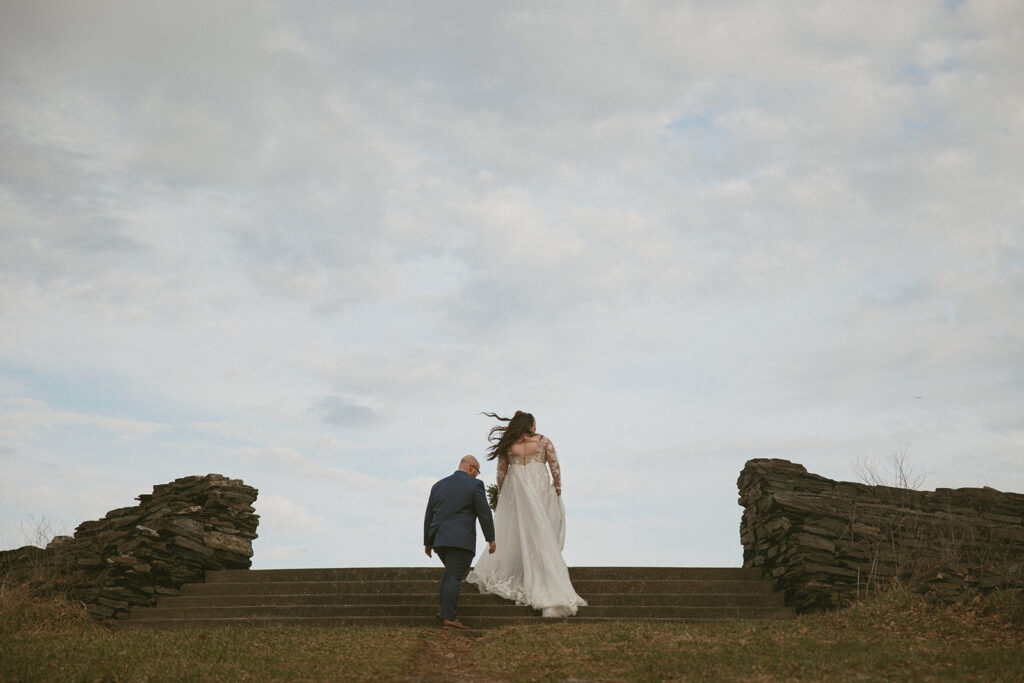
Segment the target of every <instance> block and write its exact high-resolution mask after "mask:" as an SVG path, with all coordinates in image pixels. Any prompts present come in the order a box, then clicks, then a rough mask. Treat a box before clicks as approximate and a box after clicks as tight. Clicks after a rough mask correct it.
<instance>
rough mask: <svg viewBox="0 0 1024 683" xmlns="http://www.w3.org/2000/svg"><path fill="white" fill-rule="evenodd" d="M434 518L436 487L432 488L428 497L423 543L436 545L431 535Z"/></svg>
mask: <svg viewBox="0 0 1024 683" xmlns="http://www.w3.org/2000/svg"><path fill="white" fill-rule="evenodd" d="M433 519H434V488H431V489H430V498H428V499H427V511H426V512H424V513H423V545H424V546H428V545H430V546H432V545H434V539H432V538H431V537H430V523H431V522H432V521H433Z"/></svg>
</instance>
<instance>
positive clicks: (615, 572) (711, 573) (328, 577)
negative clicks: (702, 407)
mask: <svg viewBox="0 0 1024 683" xmlns="http://www.w3.org/2000/svg"><path fill="white" fill-rule="evenodd" d="M443 571H444V570H443V568H441V567H350V568H325V569H241V570H239V569H235V570H220V571H208V572H207V573H206V583H208V584H209V583H264V582H311V581H366V580H372V581H391V580H403V581H410V580H420V581H440V580H441V573H442V572H443ZM569 578H570V579H571V580H572V581H573V582H574V583H575V582H576V581H582V580H606V581H610V580H622V579H628V580H636V579H646V580H675V581H696V580H702V581H760V580H761V578H762V576H761V571H760V570H758V569H740V568H736V567H725V568H721V567H570V568H569Z"/></svg>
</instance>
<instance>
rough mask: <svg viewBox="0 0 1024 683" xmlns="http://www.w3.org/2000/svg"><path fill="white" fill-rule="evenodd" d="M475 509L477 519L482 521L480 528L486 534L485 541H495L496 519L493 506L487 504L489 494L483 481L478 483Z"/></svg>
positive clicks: (474, 499)
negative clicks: (492, 509) (492, 513)
mask: <svg viewBox="0 0 1024 683" xmlns="http://www.w3.org/2000/svg"><path fill="white" fill-rule="evenodd" d="M473 507H475V508H476V517H477V519H479V520H480V528H481V529H482V530H483V532H484V540H485V541H487V542H488V543H490V542H492V541H493V540H494V517H492V516H491V506H490V505H488V504H487V493H486V492H485V490H484V483H483V482H482V481H477V482H476V495H475V497H474V498H473Z"/></svg>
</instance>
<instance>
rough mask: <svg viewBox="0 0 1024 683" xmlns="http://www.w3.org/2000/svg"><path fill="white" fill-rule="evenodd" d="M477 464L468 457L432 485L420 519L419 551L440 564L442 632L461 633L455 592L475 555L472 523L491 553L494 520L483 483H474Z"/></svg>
mask: <svg viewBox="0 0 1024 683" xmlns="http://www.w3.org/2000/svg"><path fill="white" fill-rule="evenodd" d="M478 474H480V463H479V462H478V461H477V459H476V458H474V457H473V456H472V455H467V456H465V457H463V458H462V460H461V461H460V462H459V469H458V470H456V471H455V473H454V474H452V475H451V476H449V477H445V478H444V479H442V480H441V481H439V482H437V483H436V484H434V487H433V488H432V489H430V500H429V501H427V512H426V514H425V515H424V516H423V550H424V552H426V553H427V557H430V556H431V555H430V552H431V550H436V551H437V556H438V557H440V558H441V562H443V563H444V575H443V576H442V577H441V596H440V604H441V609H440V612H439V613H438V618H439V619H440V620H441V626H442V627H444V628H459V629H465V628H469V627H468V626H463V625H462V622H460V621H459V620H458V618H457V610H458V605H459V591H460V590H461V588H462V580H463V579H465V578H466V574H468V573H469V565H470V564H471V563H472V562H473V557H474V556H475V554H476V522H477V520H480V528H481V529H482V530H483V532H484V538H485V539H486V540H487V543H488V544H490V547H489V548H488V552H491V553H493V552H494V519H493V518H492V517H491V508H490V507H488V505H487V494H486V493H485V492H484V483H483V482H482V481H478V480H477V478H476V477H477V475H478Z"/></svg>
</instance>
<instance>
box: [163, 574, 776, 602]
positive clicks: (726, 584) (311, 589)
mask: <svg viewBox="0 0 1024 683" xmlns="http://www.w3.org/2000/svg"><path fill="white" fill-rule="evenodd" d="M440 580H441V577H440V574H439V575H438V577H437V578H436V579H433V580H430V579H394V580H386V581H374V580H365V581H256V582H252V583H242V582H234V583H193V584H187V585H185V586H182V587H181V594H182V595H204V596H216V595H281V594H290V595H297V594H302V593H431V592H436V591H437V590H438V584H439V583H440ZM572 584H573V587H574V588H575V589H576V592H577V593H579V594H580V595H582V596H584V597H586V596H587V595H588V594H590V593H769V592H771V584H770V583H768V582H766V581H704V580H674V579H667V580H662V579H652V580H637V581H631V580H629V579H615V580H604V579H582V580H578V581H573V582H572ZM468 588H469V589H470V590H473V589H474V588H473V587H472V586H469V587H468Z"/></svg>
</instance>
